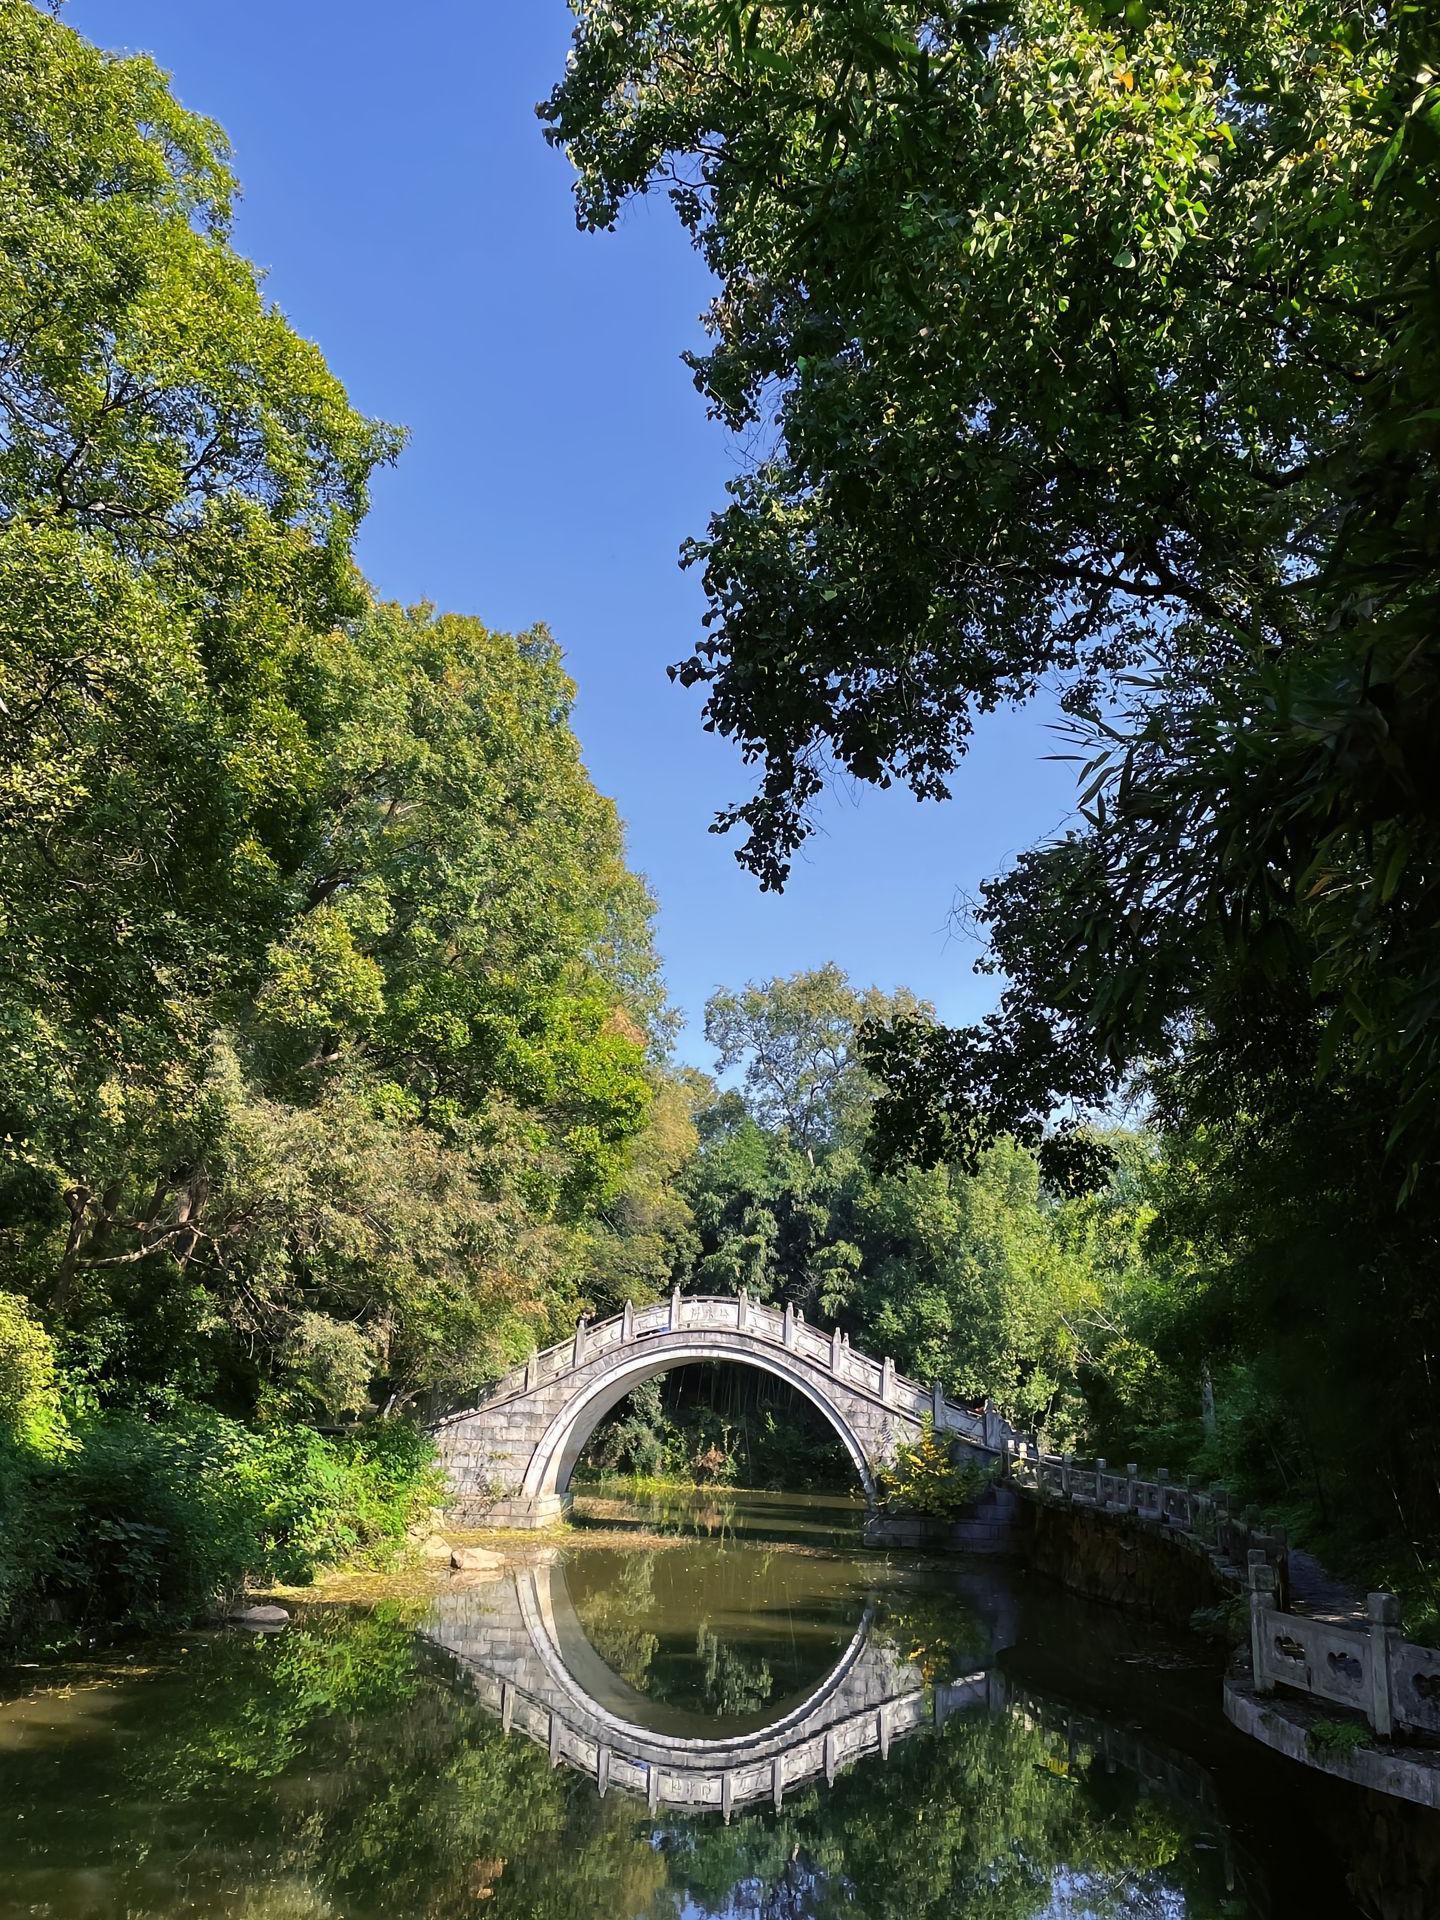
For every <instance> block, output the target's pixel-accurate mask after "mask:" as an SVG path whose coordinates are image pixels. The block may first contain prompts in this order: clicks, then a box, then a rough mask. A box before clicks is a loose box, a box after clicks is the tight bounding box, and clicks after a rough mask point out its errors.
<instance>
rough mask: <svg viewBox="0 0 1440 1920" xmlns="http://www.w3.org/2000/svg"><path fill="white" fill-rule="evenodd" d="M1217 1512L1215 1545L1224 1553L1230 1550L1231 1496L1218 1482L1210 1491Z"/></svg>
mask: <svg viewBox="0 0 1440 1920" xmlns="http://www.w3.org/2000/svg"><path fill="white" fill-rule="evenodd" d="M1210 1499H1211V1502H1212V1504H1213V1506H1214V1511H1215V1544H1216V1546H1217V1547H1219V1548H1220V1550H1221V1551H1222V1552H1223V1553H1227V1554H1228V1552H1229V1549H1230V1531H1229V1529H1230V1495H1229V1493H1228V1491H1227V1490H1226V1489H1225V1488H1224V1487H1223V1486H1221V1484H1220V1482H1219V1481H1218V1480H1217V1481H1216V1482H1215V1484H1214V1485H1213V1486H1212V1487H1211V1489H1210Z"/></svg>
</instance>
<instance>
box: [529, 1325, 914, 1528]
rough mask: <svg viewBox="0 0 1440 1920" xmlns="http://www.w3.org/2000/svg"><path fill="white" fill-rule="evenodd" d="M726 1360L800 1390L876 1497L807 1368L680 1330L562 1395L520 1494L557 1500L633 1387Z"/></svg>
mask: <svg viewBox="0 0 1440 1920" xmlns="http://www.w3.org/2000/svg"><path fill="white" fill-rule="evenodd" d="M715 1360H726V1361H728V1362H730V1363H731V1364H733V1365H736V1366H742V1367H753V1368H754V1369H755V1370H756V1371H757V1372H761V1373H768V1374H770V1375H771V1377H772V1378H774V1379H776V1380H783V1381H784V1382H785V1383H786V1385H787V1386H790V1387H793V1388H794V1389H795V1391H796V1392H797V1393H799V1394H802V1395H803V1396H804V1398H805V1399H806V1400H808V1401H809V1402H810V1404H811V1406H813V1407H816V1408H818V1410H819V1412H820V1413H821V1415H822V1416H823V1418H824V1419H825V1420H826V1422H827V1423H828V1424H829V1426H830V1427H831V1428H832V1429H833V1431H834V1432H835V1434H836V1435H837V1436H838V1437H839V1440H840V1443H841V1445H842V1446H843V1447H844V1449H845V1451H846V1453H847V1454H848V1455H849V1457H850V1463H851V1465H852V1466H853V1467H854V1469H855V1472H856V1474H857V1475H858V1476H859V1480H860V1485H861V1487H862V1489H863V1490H864V1494H865V1499H866V1503H867V1504H868V1505H872V1506H873V1505H874V1503H875V1499H876V1492H877V1489H876V1485H875V1474H874V1470H873V1469H872V1467H871V1464H870V1461H869V1459H868V1458H867V1456H866V1451H865V1443H864V1441H862V1439H861V1438H860V1435H859V1434H858V1433H857V1432H856V1430H855V1428H854V1426H853V1425H852V1424H851V1422H850V1420H849V1419H847V1418H846V1415H845V1412H844V1411H843V1410H842V1408H841V1407H840V1406H839V1405H838V1404H837V1401H836V1398H835V1396H834V1395H833V1394H829V1395H827V1394H826V1393H825V1392H824V1391H823V1390H822V1389H821V1388H820V1386H818V1385H817V1383H816V1382H815V1381H814V1380H813V1379H811V1378H809V1377H807V1375H808V1373H809V1369H807V1368H805V1367H803V1366H797V1365H794V1364H791V1363H788V1362H787V1360H786V1359H785V1357H784V1355H783V1354H778V1353H774V1352H770V1351H767V1350H765V1349H763V1348H760V1349H756V1348H752V1347H749V1346H747V1347H745V1348H744V1349H743V1350H737V1351H736V1352H734V1353H717V1351H716V1349H715V1348H714V1347H713V1346H707V1345H702V1344H701V1343H700V1342H699V1341H698V1340H693V1339H687V1338H686V1337H685V1336H684V1335H670V1336H668V1337H667V1336H662V1337H660V1338H658V1339H657V1340H656V1341H655V1342H654V1343H653V1344H647V1345H646V1346H645V1347H643V1348H641V1349H639V1350H638V1351H635V1352H628V1353H627V1352H623V1351H622V1352H621V1353H620V1354H618V1355H617V1356H616V1358H615V1361H614V1363H613V1365H611V1366H610V1367H609V1368H608V1369H607V1370H606V1371H605V1372H603V1373H601V1374H600V1375H599V1377H598V1378H597V1379H595V1380H593V1381H592V1382H590V1383H589V1384H587V1385H586V1386H585V1387H584V1388H583V1389H581V1390H580V1391H579V1392H578V1393H577V1394H576V1395H575V1397H574V1398H572V1399H570V1400H568V1401H567V1402H566V1403H565V1405H564V1406H563V1407H562V1408H561V1409H560V1411H559V1412H558V1413H557V1414H556V1416H555V1418H554V1419H553V1420H552V1421H551V1422H550V1424H549V1426H548V1427H547V1428H546V1430H545V1432H544V1433H543V1434H542V1435H541V1437H540V1439H539V1440H538V1441H537V1443H536V1446H535V1452H534V1455H533V1457H532V1459H531V1462H530V1465H529V1468H528V1469H527V1471H526V1474H525V1478H524V1480H523V1482H522V1483H521V1495H522V1497H523V1498H525V1499H528V1500H549V1499H552V1498H557V1497H558V1498H560V1499H562V1500H563V1498H564V1496H565V1494H566V1492H567V1490H568V1489H569V1486H570V1476H571V1474H572V1473H573V1472H574V1470H575V1464H576V1462H577V1461H578V1460H579V1458H580V1455H581V1454H582V1453H583V1452H584V1451H585V1445H586V1442H587V1441H588V1440H589V1438H590V1436H591V1434H593V1433H594V1431H595V1429H596V1427H598V1426H599V1424H600V1422H601V1421H602V1420H603V1419H604V1418H605V1416H606V1414H607V1413H610V1412H612V1411H613V1410H614V1409H615V1408H616V1407H617V1406H619V1404H620V1402H621V1401H622V1400H623V1399H624V1398H625V1396H626V1394H627V1393H630V1392H631V1391H632V1390H633V1389H634V1388H635V1387H640V1386H643V1385H644V1384H645V1382H646V1381H647V1380H655V1379H658V1378H659V1377H660V1376H661V1375H662V1374H666V1373H669V1372H670V1371H671V1370H672V1369H673V1368H675V1367H683V1366H687V1365H690V1364H693V1363H694V1362H696V1361H715Z"/></svg>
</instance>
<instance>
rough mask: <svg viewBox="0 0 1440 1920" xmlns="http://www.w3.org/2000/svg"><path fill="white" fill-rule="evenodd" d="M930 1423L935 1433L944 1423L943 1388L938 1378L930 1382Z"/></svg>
mask: <svg viewBox="0 0 1440 1920" xmlns="http://www.w3.org/2000/svg"><path fill="white" fill-rule="evenodd" d="M930 1424H931V1426H932V1427H934V1429H935V1431H936V1433H939V1432H940V1430H941V1428H942V1427H943V1426H944V1425H945V1389H944V1388H943V1387H942V1386H941V1384H940V1382H939V1381H938V1380H932V1381H931V1382H930Z"/></svg>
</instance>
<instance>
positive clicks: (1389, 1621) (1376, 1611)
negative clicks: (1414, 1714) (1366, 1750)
mask: <svg viewBox="0 0 1440 1920" xmlns="http://www.w3.org/2000/svg"><path fill="white" fill-rule="evenodd" d="M1365 1613H1366V1617H1367V1618H1368V1620H1369V1622H1370V1705H1369V1709H1368V1715H1369V1720H1370V1724H1371V1726H1372V1727H1373V1728H1374V1729H1375V1733H1376V1735H1377V1737H1378V1738H1379V1739H1381V1740H1388V1739H1389V1738H1390V1736H1391V1734H1392V1733H1393V1731H1394V1726H1395V1722H1394V1706H1393V1703H1392V1700H1391V1676H1392V1674H1393V1671H1394V1665H1395V1653H1396V1649H1397V1647H1398V1646H1399V1642H1400V1602H1399V1601H1398V1600H1397V1599H1396V1597H1395V1595H1394V1594H1393V1593H1372V1594H1369V1595H1367V1597H1366V1601H1365Z"/></svg>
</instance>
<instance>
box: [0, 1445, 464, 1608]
mask: <svg viewBox="0 0 1440 1920" xmlns="http://www.w3.org/2000/svg"><path fill="white" fill-rule="evenodd" d="M437 1489H438V1480H437V1476H436V1473H435V1469H434V1466H433V1455H432V1451H431V1449H430V1446H429V1443H428V1441H427V1440H426V1439H425V1437H424V1435H423V1434H420V1433H419V1432H417V1431H416V1430H415V1429H414V1428H412V1427H409V1426H407V1425H404V1424H402V1423H400V1422H389V1423H380V1424H377V1425H376V1426H374V1427H372V1428H369V1429H367V1430H365V1431H363V1432H362V1433H361V1434H359V1435H357V1436H355V1437H353V1438H346V1439H339V1440H337V1439H330V1438H327V1437H326V1436H324V1435H322V1434H319V1433H316V1432H314V1431H313V1430H311V1429H309V1428H304V1427H275V1428H262V1429H259V1430H256V1429H253V1428H247V1427H242V1426H240V1425H238V1424H237V1423H236V1422H234V1421H232V1420H227V1419H225V1418H223V1417H222V1416H221V1415H219V1414H216V1413H212V1412H209V1411H207V1410H203V1409H192V1410H188V1411H187V1412H185V1413H184V1414H183V1415H182V1416H180V1417H177V1418H176V1419H174V1420H171V1421H167V1422H165V1423H164V1424H161V1423H157V1422H152V1421H147V1420H144V1419H141V1418H138V1417H136V1416H134V1415H129V1414H124V1415H108V1416H101V1417H94V1418H90V1419H86V1420H83V1421H80V1422H79V1423H77V1425H76V1427H75V1428H74V1431H73V1439H72V1444H71V1445H70V1446H69V1447H68V1448H67V1449H65V1450H63V1451H59V1452H54V1453H50V1454H46V1453H44V1452H43V1451H41V1450H39V1449H37V1448H35V1447H32V1446H26V1445H23V1444H19V1443H16V1442H13V1441H12V1442H8V1443H6V1444H5V1445H4V1447H3V1450H0V1620H3V1626H0V1635H3V1637H5V1638H8V1639H10V1640H11V1641H18V1640H22V1639H34V1638H36V1637H37V1636H43V1637H60V1638H65V1637H69V1638H74V1637H75V1636H76V1634H77V1633H78V1634H80V1635H88V1634H96V1633H103V1632H105V1631H107V1630H109V1629H111V1628H115V1627H120V1626H125V1627H135V1628H143V1629H152V1628H157V1627H161V1626H166V1625H172V1624H174V1625H178V1624H181V1623H183V1622H186V1621H189V1620H194V1619H197V1618H200V1617H203V1616H204V1615H205V1614H207V1613H209V1612H212V1611H214V1610H215V1609H216V1608H217V1607H219V1606H221V1605H223V1604H224V1603H225V1602H226V1601H227V1600H229V1599H230V1598H231V1597H232V1596H233V1595H235V1594H236V1593H238V1592H239V1591H240V1590H241V1588H243V1586H244V1585H245V1584H246V1582H247V1581H250V1580H273V1579H282V1580H287V1581H290V1582H294V1583H301V1582H304V1581H307V1580H309V1579H311V1578H312V1577H313V1576H314V1574H315V1573H316V1571H317V1570H318V1569H319V1568H320V1567H322V1566H324V1565H325V1564H327V1563H329V1562H333V1561H336V1560H340V1559H345V1558H350V1557H353V1556H354V1555H357V1554H369V1555H374V1556H377V1557H383V1556H385V1555H387V1554H389V1553H390V1552H392V1551H393V1550H394V1548H395V1547H396V1546H398V1545H399V1543H400V1542H401V1541H402V1540H403V1539H404V1536H405V1533H406V1530H407V1528H408V1527H409V1526H411V1525H412V1524H413V1523H414V1522H415V1521H416V1520H417V1519H418V1518H419V1517H420V1516H421V1514H422V1513H423V1511H424V1508H425V1507H426V1506H427V1505H428V1504H429V1502H430V1501H431V1500H433V1499H434V1498H435V1495H436V1492H437Z"/></svg>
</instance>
